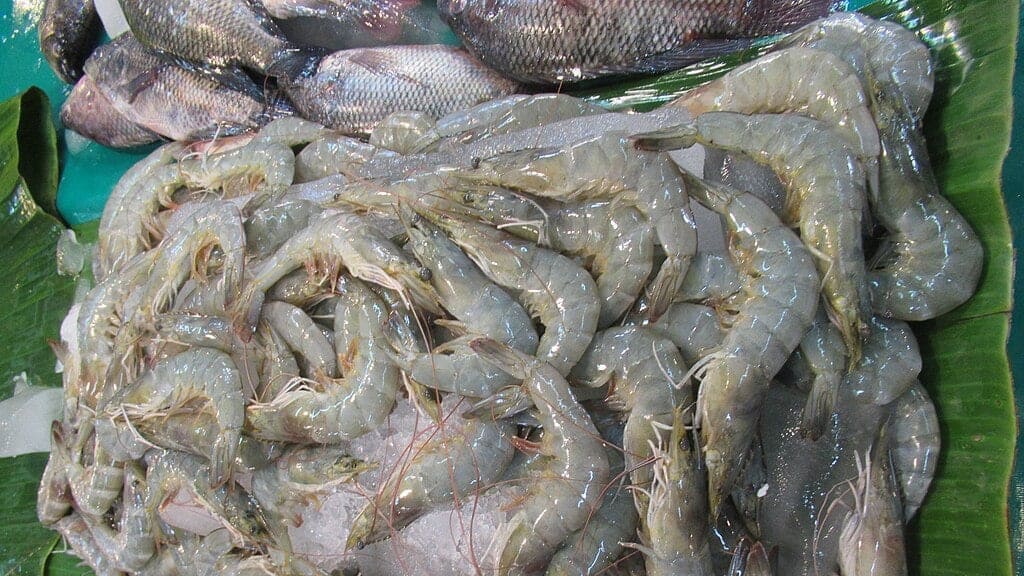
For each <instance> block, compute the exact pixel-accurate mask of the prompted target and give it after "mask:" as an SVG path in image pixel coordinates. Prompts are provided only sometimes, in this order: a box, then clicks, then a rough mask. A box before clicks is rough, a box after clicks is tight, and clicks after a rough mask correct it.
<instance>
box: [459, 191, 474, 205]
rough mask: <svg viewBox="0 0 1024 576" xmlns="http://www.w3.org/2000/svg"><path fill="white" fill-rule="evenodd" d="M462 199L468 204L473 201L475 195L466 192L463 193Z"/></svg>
mask: <svg viewBox="0 0 1024 576" xmlns="http://www.w3.org/2000/svg"><path fill="white" fill-rule="evenodd" d="M462 201H463V202H465V203H466V204H469V203H471V202H472V201H473V195H472V194H470V193H469V192H466V193H464V194H463V195H462Z"/></svg>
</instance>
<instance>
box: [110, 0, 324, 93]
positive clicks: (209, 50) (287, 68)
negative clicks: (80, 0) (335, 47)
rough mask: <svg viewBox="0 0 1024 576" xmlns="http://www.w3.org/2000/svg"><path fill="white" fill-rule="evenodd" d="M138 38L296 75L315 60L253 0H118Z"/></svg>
mask: <svg viewBox="0 0 1024 576" xmlns="http://www.w3.org/2000/svg"><path fill="white" fill-rule="evenodd" d="M120 1H121V8H122V9H123V10H124V15H125V19H126V20H127V21H128V26H129V27H130V28H131V30H132V32H133V33H134V34H135V36H136V38H138V40H139V42H141V43H143V44H144V45H146V46H147V47H149V48H151V49H153V50H156V51H158V52H161V53H166V54H168V55H172V56H174V57H177V58H181V59H184V60H188V61H191V62H195V63H197V64H201V65H204V66H208V67H211V68H229V67H232V66H243V67H246V68H249V69H251V70H254V71H256V72H259V73H261V74H266V75H270V76H284V77H288V76H295V75H298V74H300V73H302V72H303V71H304V70H305V69H307V68H308V67H309V66H310V65H311V63H312V62H314V61H315V59H316V58H315V55H312V54H309V53H307V52H305V51H303V50H302V49H300V48H299V47H298V46H296V45H294V44H292V43H291V42H289V41H288V39H287V38H285V37H284V34H283V33H282V32H281V30H280V28H278V26H277V24H275V23H274V21H273V20H272V19H271V18H270V15H269V14H267V12H266V10H265V9H264V8H263V6H262V5H261V4H259V3H258V2H256V1H255V0H159V1H154V0H120Z"/></svg>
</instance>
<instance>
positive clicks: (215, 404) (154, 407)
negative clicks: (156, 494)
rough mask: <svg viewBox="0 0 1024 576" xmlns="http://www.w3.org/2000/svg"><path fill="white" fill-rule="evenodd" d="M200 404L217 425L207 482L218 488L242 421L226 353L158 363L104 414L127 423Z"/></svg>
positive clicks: (196, 351) (201, 352) (191, 354)
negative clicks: (125, 418) (123, 418)
mask: <svg viewBox="0 0 1024 576" xmlns="http://www.w3.org/2000/svg"><path fill="white" fill-rule="evenodd" d="M195 401H201V402H204V404H205V408H204V409H203V412H208V413H209V414H211V415H212V416H213V418H214V420H215V421H216V422H217V425H218V428H219V430H218V433H217V435H216V439H215V440H214V441H213V443H212V445H211V447H210V454H209V459H210V468H211V472H210V477H211V480H212V481H213V482H214V483H215V484H218V485H219V484H223V483H224V482H226V481H227V480H228V478H229V477H230V475H231V469H232V466H233V465H234V460H235V451H236V450H237V448H238V442H239V436H240V435H241V433H242V422H243V420H244V418H245V409H244V402H245V399H244V395H243V392H242V382H241V377H240V375H239V372H238V368H237V367H236V366H235V363H234V362H232V360H231V357H230V356H228V355H227V354H225V353H223V352H221V351H219V350H215V349H213V348H191V349H189V350H187V351H185V352H182V353H181V354H177V355H175V356H172V357H170V358H167V359H165V360H162V361H160V362H158V363H157V364H156V365H155V366H153V368H152V369H150V370H148V371H147V372H145V373H144V374H143V375H142V376H141V377H140V378H139V379H138V380H137V381H136V382H134V383H133V384H132V385H131V386H129V387H128V388H126V389H125V390H123V391H122V392H121V393H119V394H118V395H116V396H115V397H114V398H112V399H111V400H110V402H109V403H108V404H107V405H106V406H105V407H104V408H105V412H107V413H109V414H111V415H116V414H118V413H120V412H121V411H123V412H124V413H125V414H127V415H128V417H129V418H135V419H145V418H152V417H154V416H156V415H158V414H160V413H165V412H173V411H174V410H175V409H176V408H180V407H183V406H185V405H186V404H188V403H190V402H195Z"/></svg>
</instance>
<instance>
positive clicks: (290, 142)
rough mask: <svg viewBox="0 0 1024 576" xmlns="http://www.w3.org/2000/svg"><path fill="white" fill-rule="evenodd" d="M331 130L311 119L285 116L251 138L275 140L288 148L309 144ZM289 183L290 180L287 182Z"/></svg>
mask: <svg viewBox="0 0 1024 576" xmlns="http://www.w3.org/2000/svg"><path fill="white" fill-rule="evenodd" d="M330 133H331V131H330V130H329V129H327V128H325V127H324V126H323V125H322V124H317V123H316V122H313V121H311V120H306V119H304V118H299V117H298V116H285V117H284V118H278V119H276V120H273V121H271V122H270V123H268V124H267V125H266V126H264V127H263V128H260V131H259V134H257V135H256V137H255V138H253V139H252V141H253V142H276V143H278V144H282V145H284V146H287V147H289V148H292V147H294V146H302V145H304V144H309V143H310V142H313V141H314V140H316V139H317V138H320V137H322V136H325V135H327V134H330ZM288 183H289V184H290V183H291V182H290V181H289V182H288Z"/></svg>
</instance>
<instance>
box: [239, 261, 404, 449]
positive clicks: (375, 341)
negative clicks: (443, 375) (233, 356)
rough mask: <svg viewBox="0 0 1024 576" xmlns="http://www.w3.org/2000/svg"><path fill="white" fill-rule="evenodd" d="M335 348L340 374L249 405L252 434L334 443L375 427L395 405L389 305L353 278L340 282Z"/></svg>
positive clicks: (396, 371)
mask: <svg viewBox="0 0 1024 576" xmlns="http://www.w3.org/2000/svg"><path fill="white" fill-rule="evenodd" d="M338 290H339V292H340V293H341V297H340V298H339V299H338V304H337V308H336V311H335V318H334V346H335V351H336V354H337V355H338V360H339V361H338V365H339V367H340V368H341V372H342V374H343V377H342V378H341V379H340V380H325V381H324V382H322V383H318V382H312V387H311V386H310V385H309V384H305V385H303V386H300V387H298V388H294V389H290V388H288V387H286V388H285V389H283V390H282V391H281V392H280V393H279V394H278V395H277V396H275V397H274V398H272V399H270V400H268V401H266V402H259V403H255V404H252V405H251V406H249V407H248V410H247V416H248V427H249V429H250V431H251V432H250V433H251V435H252V436H253V437H254V438H258V439H261V440H269V441H285V442H294V443H302V444H314V443H315V444H332V443H338V442H342V441H345V440H351V439H353V438H357V437H359V436H362V435H363V434H365V433H366V432H368V431H370V430H373V429H375V428H376V427H377V426H378V425H379V424H380V423H381V421H383V419H384V418H385V417H387V415H388V413H390V412H391V408H392V407H393V406H394V404H395V397H396V394H397V393H398V389H399V387H400V385H401V384H400V381H399V380H400V373H399V369H398V366H397V365H395V363H394V362H393V361H392V360H391V358H390V357H389V355H388V351H387V349H386V346H387V343H386V342H387V336H386V335H385V333H384V329H385V325H386V324H387V319H388V315H389V312H388V309H387V307H386V306H385V305H384V303H383V302H382V301H381V300H380V298H378V297H377V296H376V295H375V294H374V293H373V292H372V291H371V290H370V289H369V288H367V287H366V286H365V285H363V284H362V283H361V282H360V281H359V280H356V279H354V278H344V277H343V279H342V280H341V281H340V282H339V284H338Z"/></svg>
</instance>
